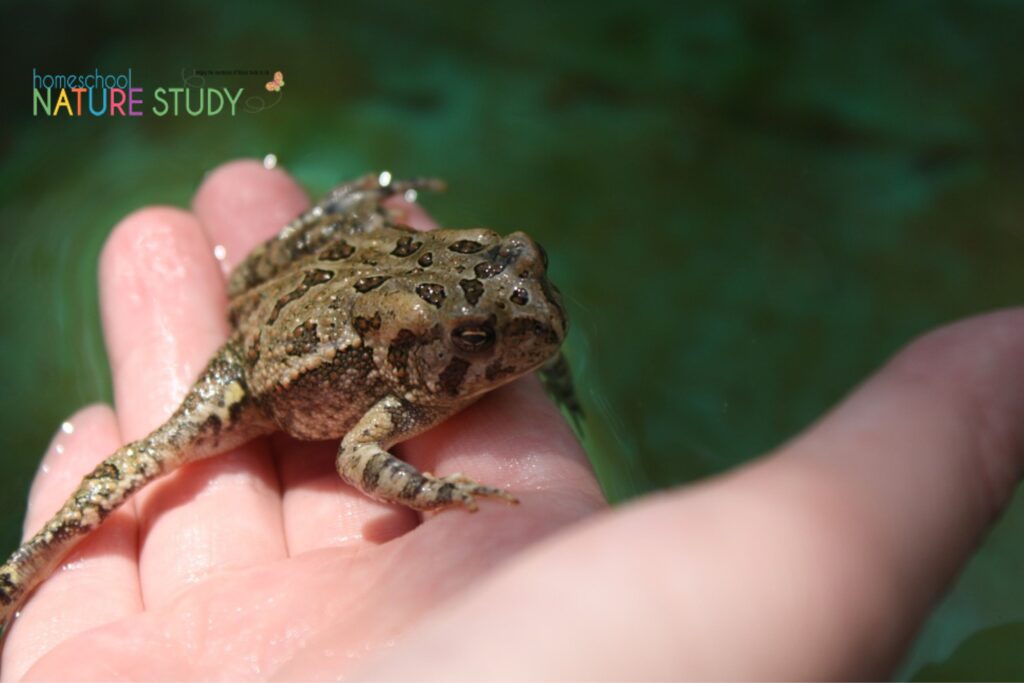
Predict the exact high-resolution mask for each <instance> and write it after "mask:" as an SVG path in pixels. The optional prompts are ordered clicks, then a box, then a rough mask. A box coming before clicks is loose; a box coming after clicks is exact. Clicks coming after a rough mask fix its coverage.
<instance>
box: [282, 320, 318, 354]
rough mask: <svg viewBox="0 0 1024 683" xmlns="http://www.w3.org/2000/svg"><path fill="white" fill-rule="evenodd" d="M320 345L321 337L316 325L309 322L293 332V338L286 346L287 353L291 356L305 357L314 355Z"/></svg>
mask: <svg viewBox="0 0 1024 683" xmlns="http://www.w3.org/2000/svg"><path fill="white" fill-rule="evenodd" d="M319 344H320V335H319V334H317V327H316V323H315V322H313V321H312V320H307V321H306V322H304V323H302V324H301V325H299V326H297V327H296V328H295V329H294V330H292V338H291V340H289V342H288V344H287V345H286V346H285V352H286V353H287V354H288V355H289V356H305V355H308V354H310V353H312V352H313V351H314V350H315V349H316V347H317V346H318V345H319Z"/></svg>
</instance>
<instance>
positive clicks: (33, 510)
mask: <svg viewBox="0 0 1024 683" xmlns="http://www.w3.org/2000/svg"><path fill="white" fill-rule="evenodd" d="M120 444H121V438H120V435H119V434H118V430H117V423H116V421H115V419H114V415H113V412H112V411H111V410H110V409H109V408H107V407H106V406H93V407H90V408H85V409H84V410H81V411H79V412H78V413H76V414H75V415H74V416H73V417H71V418H70V419H69V420H68V421H67V422H65V423H64V425H63V427H62V429H61V431H59V432H58V433H57V435H56V436H55V437H54V439H53V441H52V442H51V443H50V448H49V449H48V450H47V452H46V455H45V456H44V457H43V461H42V463H41V464H40V466H39V472H38V473H37V474H36V478H35V481H34V482H33V483H32V490H31V492H30V494H29V501H28V513H27V515H26V518H25V534H24V538H28V537H29V536H31V535H32V534H34V533H35V532H36V531H38V530H39V529H40V528H41V527H42V526H43V524H44V523H45V522H46V520H47V519H49V518H50V516H51V515H53V514H54V513H55V512H56V511H57V510H58V509H59V508H60V506H61V505H63V504H64V501H65V499H66V498H67V497H68V495H70V494H71V492H72V491H74V490H75V488H76V487H77V486H78V484H79V482H80V481H81V479H82V477H84V476H85V475H86V474H88V473H89V471H91V470H92V468H94V467H95V466H96V464H97V463H98V462H99V461H100V460H101V459H103V458H104V457H106V456H107V455H109V454H110V453H113V452H114V450H116V449H117V448H118V447H119V446H120ZM141 610H142V598H141V594H140V592H139V574H138V563H137V561H136V520H135V511H134V509H133V507H132V506H130V505H129V506H125V507H123V508H121V509H120V510H117V511H116V512H114V513H113V514H111V515H110V516H109V517H108V518H107V519H106V521H105V522H104V524H103V526H101V527H100V528H99V529H97V530H96V531H95V532H94V533H93V534H92V535H90V536H89V537H88V538H86V539H84V540H83V541H82V543H81V544H80V545H78V546H77V547H76V548H75V549H74V550H73V551H72V552H71V553H70V554H69V555H68V557H67V558H66V560H65V561H64V563H63V566H62V567H61V569H60V570H58V571H57V572H55V573H54V574H53V575H52V576H50V577H49V578H48V579H47V580H46V581H45V582H44V583H43V584H42V585H40V586H39V587H38V588H37V589H36V590H35V592H34V593H33V594H32V595H31V597H30V598H29V600H28V602H27V603H26V604H25V606H24V607H23V608H22V610H21V615H20V616H19V617H18V618H17V619H16V620H15V621H14V623H13V625H12V626H11V629H10V631H9V632H8V634H7V642H6V647H5V648H4V650H3V666H2V670H3V676H4V678H5V679H18V678H20V677H21V675H22V674H23V673H24V672H25V671H27V670H28V668H29V667H30V666H31V665H32V664H33V663H34V662H35V661H36V660H37V659H39V657H41V656H42V655H44V654H45V653H47V652H49V651H50V650H51V649H53V648H54V647H55V646H56V645H58V644H59V643H61V642H63V641H64V640H65V639H67V638H70V637H71V636H74V635H76V634H78V633H82V632H83V631H87V630H89V629H91V628H93V627H95V626H99V625H100V624H104V623H108V622H111V621H115V620H117V619H119V618H121V617H125V616H128V615H130V614H136V613H138V612H139V611H141Z"/></svg>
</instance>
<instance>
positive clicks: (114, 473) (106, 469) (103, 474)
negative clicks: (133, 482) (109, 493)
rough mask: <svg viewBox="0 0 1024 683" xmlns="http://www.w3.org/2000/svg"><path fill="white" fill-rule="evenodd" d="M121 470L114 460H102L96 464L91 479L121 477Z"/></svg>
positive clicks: (90, 475)
mask: <svg viewBox="0 0 1024 683" xmlns="http://www.w3.org/2000/svg"><path fill="white" fill-rule="evenodd" d="M120 478H121V472H120V471H119V470H118V469H117V465H115V464H114V463H112V462H106V461H104V462H101V463H100V464H99V465H97V466H96V469H94V470H93V471H92V472H91V473H90V474H89V479H115V480H116V479H120Z"/></svg>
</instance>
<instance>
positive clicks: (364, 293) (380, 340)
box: [0, 176, 566, 624]
mask: <svg viewBox="0 0 1024 683" xmlns="http://www.w3.org/2000/svg"><path fill="white" fill-rule="evenodd" d="M440 185H441V184H440V183H439V182H438V181H434V180H420V181H410V182H394V183H389V184H387V185H383V186H382V185H381V184H380V182H379V181H378V177H377V176H366V177H364V178H361V179H359V180H356V181H354V182H351V183H347V184H344V185H341V186H340V187H338V188H336V189H335V190H333V191H332V192H331V193H330V194H329V195H328V196H327V197H326V198H325V199H324V200H323V201H322V202H320V203H319V204H318V205H316V206H315V207H313V208H312V209H310V210H309V211H307V212H306V213H305V214H303V215H302V216H300V217H299V218H298V219H296V220H295V221H293V222H292V223H290V224H289V225H288V226H286V227H285V228H284V229H283V230H282V231H281V233H280V234H279V235H278V236H277V237H275V238H273V239H271V240H269V241H268V242H266V243H265V244H263V245H261V246H260V247H257V248H256V249H255V250H254V251H253V252H252V253H251V254H250V255H249V256H248V258H247V259H246V260H245V261H244V262H243V263H241V264H240V265H239V266H238V268H237V269H236V270H235V271H234V273H232V276H231V279H230V283H229V293H230V295H231V297H232V300H231V321H232V324H233V326H234V328H235V332H234V333H233V334H232V336H231V338H230V339H229V340H228V342H227V343H225V345H224V346H223V347H222V348H221V349H220V350H219V351H218V352H217V354H216V355H215V356H214V358H213V360H212V361H211V362H210V364H209V366H208V367H207V368H206V370H205V371H204V372H203V374H202V376H201V377H200V378H199V380H198V381H197V382H196V384H195V386H193V388H192V389H191V390H190V392H189V394H188V396H187V397H186V398H185V400H184V402H183V403H182V405H181V406H180V407H179V408H178V410H177V411H176V412H175V413H174V415H172V416H171V418H170V419H169V420H168V421H167V422H166V423H164V424H163V425H162V426H161V427H160V428H158V429H157V430H156V431H154V432H153V433H152V434H150V435H149V436H147V437H146V438H144V439H141V440H139V441H136V442H134V443H131V444H128V445H127V446H124V447H123V448H121V449H120V450H118V451H117V452H116V453H114V454H113V455H112V456H110V457H109V458H107V459H106V460H104V461H103V462H102V463H101V464H100V465H99V466H98V467H97V468H96V469H95V470H94V471H93V472H92V473H91V474H89V476H87V477H86V478H85V479H84V480H83V481H82V483H81V485H80V486H79V488H78V490H77V491H75V493H74V494H73V495H72V496H71V497H70V498H69V499H68V500H67V502H65V504H64V506H63V507H62V508H61V510H60V511H59V512H58V513H57V514H56V515H55V516H54V517H53V518H52V519H51V520H50V521H48V522H47V523H46V525H45V526H44V527H43V529H42V530H41V531H39V533H37V534H36V535H35V536H33V537H32V538H31V539H29V540H28V541H26V542H25V543H24V544H23V545H22V546H21V547H20V548H18V550H17V551H15V553H14V554H13V555H12V556H11V557H10V559H8V561H7V563H6V564H4V565H3V567H0V624H6V623H7V621H8V620H9V619H10V616H11V615H12V614H13V613H14V611H15V610H16V609H17V608H18V606H19V605H20V604H21V602H22V601H23V600H24V598H25V596H26V595H27V594H28V593H29V592H30V591H31V590H32V589H33V588H34V587H35V586H36V585H37V584H38V583H39V582H40V581H42V580H43V579H44V578H45V577H46V576H47V575H48V574H49V573H50V572H52V571H53V570H54V569H55V568H56V567H57V566H58V564H59V563H60V561H61V560H62V559H63V557H64V556H65V555H66V554H67V553H68V551H69V550H70V549H71V548H72V547H73V546H74V545H75V544H76V543H77V542H78V541H79V540H81V538H82V537H83V536H84V535H86V534H87V533H89V532H90V531H92V530H93V529H95V528H96V527H97V526H99V525H100V524H101V523H102V521H103V520H104V519H105V518H106V516H107V515H109V514H110V513H111V512H112V511H113V510H115V509H116V508H118V507H119V506H120V505H121V504H123V503H124V502H125V501H127V500H128V499H129V498H130V497H131V495H132V494H134V493H135V492H136V491H138V490H139V489H140V488H142V487H143V486H145V485H146V484H147V483H149V482H150V481H153V480H154V479H156V478H158V477H160V476H162V475H164V474H166V473H168V472H170V471H172V470H174V469H175V468H177V467H180V466H181V465H183V464H186V463H188V462H191V461H193V460H198V459H200V458H205V457H208V456H211V455H215V454H217V453H222V452H224V451H227V450H230V449H231V448H234V447H236V446H238V445H240V444H242V443H245V442H246V441H249V440H250V439H253V438H255V437H257V436H260V435H263V434H268V433H270V432H273V431H277V430H282V431H284V432H287V433H288V434H290V435H292V436H294V437H297V438H300V439H330V438H341V445H340V447H339V449H338V457H337V467H338V473H339V474H340V475H341V477H342V478H343V479H345V481H347V482H349V483H350V484H352V485H353V486H356V487H357V488H359V489H361V490H362V491H363V492H365V493H366V494H367V495H369V496H372V497H374V498H377V499H380V500H384V501H389V502H394V503H400V504H403V505H407V506H409V507H411V508H415V509H417V510H435V509H440V508H444V507H449V506H453V505H460V506H463V507H465V508H467V509H469V510H475V509H476V502H475V500H474V497H476V496H483V497H496V498H502V499H504V500H506V501H509V502H515V498H513V497H512V496H511V495H509V494H508V493H506V492H504V491H502V490H500V489H496V488H491V487H487V486H481V485H478V484H476V483H474V482H472V481H470V480H468V479H466V478H465V477H462V476H461V475H453V476H449V477H443V478H437V477H432V476H430V475H429V474H422V473H420V472H418V471H417V470H416V469H415V468H414V467H412V466H411V465H409V464H408V463H406V462H404V461H402V460H399V459H398V458H395V457H394V456H392V455H391V454H390V453H388V452H387V449H388V448H390V447H391V446H392V445H393V444H395V443H397V442H399V441H402V440H404V439H407V438H409V437H410V436H412V435H414V434H416V433H418V432H421V431H423V430H424V429H427V428H428V427H430V426H432V425H434V424H437V423H438V422H440V421H442V420H444V419H445V418H447V417H449V416H450V415H452V414H454V413H456V412H458V411H459V410H460V409H462V408H463V407H465V406H466V405H468V404H469V403H470V402H472V401H473V400H474V399H476V398H477V397H478V396H480V395H481V394H483V393H485V392H487V391H489V390H491V389H494V388H496V387H498V386H500V385H502V384H504V383H506V382H508V381H510V380H512V379H514V378H516V377H518V376H519V375H521V374H523V373H525V372H528V371H530V370H533V369H534V368H537V367H538V366H540V365H541V364H543V363H544V362H545V361H546V360H548V359H550V358H551V357H553V356H554V355H555V354H556V353H557V352H558V348H559V346H560V345H561V343H562V340H563V339H564V337H565V332H566V319H565V314H564V310H563V308H562V306H561V302H560V300H559V297H558V294H557V290H556V289H555V288H554V287H553V286H552V285H551V284H550V283H549V282H548V281H547V278H546V275H545V269H546V266H547V263H546V257H545V256H544V252H543V251H542V250H541V249H540V247H539V246H538V245H537V244H536V243H535V242H533V241H532V240H531V239H530V238H529V237H528V236H526V235H525V234H523V233H518V232H517V233H513V234H512V235H510V236H508V237H505V238H502V237H500V236H499V235H498V234H496V233H494V232H492V231H490V230H485V229H478V230H436V231H433V232H430V233H420V232H415V231H413V230H412V229H411V228H408V227H405V226H403V225H400V224H398V222H397V218H398V217H397V216H394V215H392V214H391V212H389V211H388V210H387V209H386V208H384V207H383V206H382V202H383V200H385V199H386V198H387V197H389V196H391V195H393V194H395V193H401V192H405V191H406V190H408V189H415V188H426V189H436V188H438V187H439V186H440Z"/></svg>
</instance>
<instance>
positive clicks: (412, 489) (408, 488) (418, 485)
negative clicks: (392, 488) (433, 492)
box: [398, 475, 430, 500]
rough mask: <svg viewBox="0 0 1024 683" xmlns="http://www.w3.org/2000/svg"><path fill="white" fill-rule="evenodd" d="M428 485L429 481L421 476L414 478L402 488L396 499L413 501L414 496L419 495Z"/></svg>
mask: <svg viewBox="0 0 1024 683" xmlns="http://www.w3.org/2000/svg"><path fill="white" fill-rule="evenodd" d="M429 483H430V480H429V479H427V478H426V477H424V476H423V475H418V476H414V477H412V478H410V479H409V481H408V482H407V483H406V484H405V486H403V487H402V492H401V493H399V494H398V497H399V498H401V499H402V500H415V499H416V496H418V495H420V493H421V492H422V491H423V489H424V488H425V487H426V486H427V484H429Z"/></svg>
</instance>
